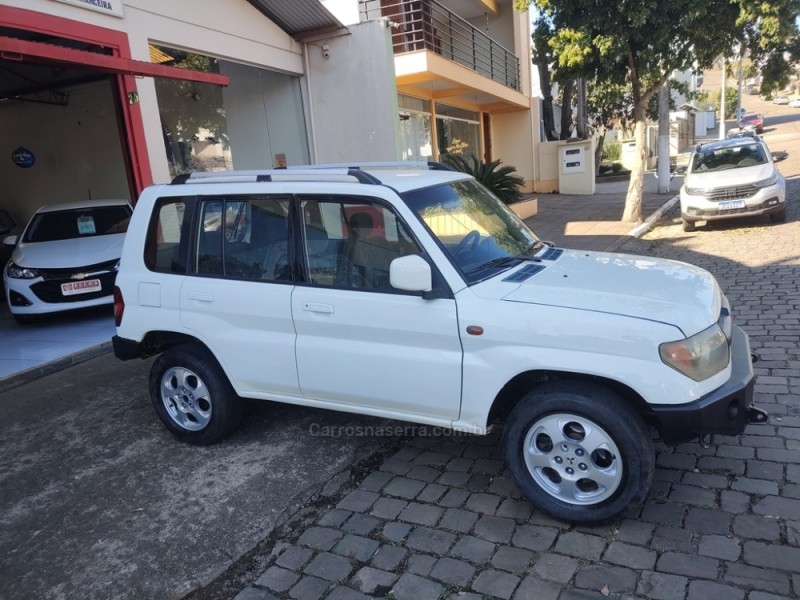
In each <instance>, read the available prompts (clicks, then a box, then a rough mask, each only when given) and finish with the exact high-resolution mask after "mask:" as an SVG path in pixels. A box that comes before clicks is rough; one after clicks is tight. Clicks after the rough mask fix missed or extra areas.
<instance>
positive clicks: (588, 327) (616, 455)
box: [114, 163, 766, 522]
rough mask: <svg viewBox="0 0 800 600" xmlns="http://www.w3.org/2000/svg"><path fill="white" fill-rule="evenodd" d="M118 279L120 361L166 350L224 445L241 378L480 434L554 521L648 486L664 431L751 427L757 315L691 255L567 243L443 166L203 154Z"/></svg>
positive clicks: (164, 397) (152, 192) (159, 398)
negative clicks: (738, 320)
mask: <svg viewBox="0 0 800 600" xmlns="http://www.w3.org/2000/svg"><path fill="white" fill-rule="evenodd" d="M117 286H118V288H117V289H116V290H115V315H116V319H117V333H118V335H117V336H115V337H114V349H115V352H116V355H117V356H118V357H119V358H121V359H130V358H135V357H147V356H151V355H155V354H160V356H159V357H158V359H157V360H156V361H155V362H154V364H153V367H152V370H151V375H150V393H151V396H152V401H153V406H154V407H155V410H156V413H157V414H158V416H159V417H160V419H161V420H162V421H163V423H164V424H165V425H166V427H167V428H168V429H169V430H170V431H171V432H172V433H173V434H175V435H176V436H177V437H178V438H179V439H181V440H183V441H186V442H189V443H193V444H210V443H214V442H217V441H219V440H220V439H222V438H223V437H225V436H227V435H228V434H230V433H231V432H233V431H234V429H235V428H236V427H237V424H238V423H239V420H240V418H241V417H242V400H241V399H242V398H255V399H263V400H271V401H278V402H289V403H292V404H300V405H306V406H314V407H324V408H331V409H336V410H342V411H348V412H354V413H362V414H369V415H375V416H380V417H387V418H392V419H401V420H406V421H414V422H417V423H424V424H429V425H435V426H442V427H447V428H452V429H455V430H460V431H466V432H472V433H477V434H481V433H485V432H486V431H487V430H488V428H489V427H490V426H491V425H492V424H493V423H495V422H504V423H505V429H504V435H503V444H504V447H505V453H506V457H507V465H508V468H509V470H510V471H511V473H512V474H513V476H514V477H515V479H516V482H517V483H518V485H519V486H520V488H521V489H522V491H523V492H524V493H525V495H526V496H527V497H528V498H529V499H530V500H531V501H532V502H533V503H534V504H536V505H537V506H539V507H540V508H542V509H543V510H545V511H547V512H548V513H550V514H552V515H554V516H555V517H558V518H560V519H564V520H569V521H573V522H597V521H603V520H608V519H612V518H614V517H616V516H618V515H620V514H621V513H622V511H624V510H625V509H626V507H628V505H630V504H632V503H634V504H635V503H639V502H641V501H642V500H643V499H644V498H645V495H646V493H647V490H648V488H649V486H650V483H651V480H652V476H653V469H654V450H653V442H652V437H653V435H651V434H655V435H658V436H660V437H661V438H662V439H663V440H664V441H665V442H666V443H669V444H674V443H678V442H682V441H685V440H688V439H691V438H695V437H698V436H702V437H704V438H705V440H706V441H708V438H709V436H712V435H713V434H725V435H736V434H738V433H740V432H741V431H742V430H743V429H744V427H745V425H746V424H747V423H748V421H758V422H761V421H763V420H764V419H765V418H766V413H764V412H763V411H760V410H759V409H757V408H755V407H753V406H752V395H753V391H752V390H753V369H752V366H751V355H750V349H749V342H748V338H747V335H746V334H745V333H744V332H742V330H741V329H739V328H738V327H736V326H734V325H733V324H732V323H731V318H730V310H729V306H728V302H727V300H726V299H725V296H724V295H723V294H722V292H721V291H720V288H719V285H717V282H716V281H715V279H714V278H713V277H712V276H711V275H710V274H709V273H707V272H706V271H704V270H702V269H699V268H696V267H693V266H691V265H687V264H682V263H677V262H671V261H666V260H658V259H653V258H646V257H641V256H624V255H616V254H606V253H597V252H583V251H571V250H564V249H561V248H555V247H553V246H552V245H551V244H548V243H544V242H542V241H540V240H539V239H538V238H537V237H536V236H535V235H534V234H533V232H531V230H530V229H528V227H527V226H526V225H525V224H524V223H523V222H522V221H521V220H520V219H519V218H518V217H517V216H516V215H515V214H514V213H513V212H511V211H510V210H509V209H508V208H507V207H506V206H505V205H503V204H502V203H501V202H500V201H499V200H497V199H496V198H495V197H494V196H493V195H491V194H490V193H489V192H487V191H486V189H485V188H483V187H482V186H481V185H479V184H478V183H477V182H476V181H475V180H474V179H472V178H471V177H469V176H468V175H465V174H462V173H457V172H453V171H448V170H445V169H443V168H441V167H439V166H438V165H436V164H435V163H431V164H430V165H422V166H420V165H415V164H411V165H408V164H407V165H405V166H404V167H400V166H396V165H395V166H389V165H372V166H367V165H363V166H362V167H361V168H334V167H331V168H305V169H296V170H292V169H289V170H273V171H264V172H238V173H237V172H228V173H201V174H193V175H192V176H191V177H181V178H179V179H177V180H176V181H174V182H173V184H172V185H158V186H153V187H150V188H148V189H147V190H145V191H144V192H143V194H142V196H141V198H140V199H139V202H138V204H137V207H136V210H135V211H134V214H133V218H132V220H131V224H130V228H129V230H128V234H127V237H126V239H125V246H124V249H123V253H122V262H121V266H120V271H119V274H118V276H117Z"/></svg>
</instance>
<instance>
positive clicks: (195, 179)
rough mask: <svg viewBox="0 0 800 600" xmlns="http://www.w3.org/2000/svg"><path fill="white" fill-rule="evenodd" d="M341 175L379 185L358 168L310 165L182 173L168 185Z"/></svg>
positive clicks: (338, 176)
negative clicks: (315, 166) (324, 167)
mask: <svg viewBox="0 0 800 600" xmlns="http://www.w3.org/2000/svg"><path fill="white" fill-rule="evenodd" d="M343 177H352V178H353V179H355V180H356V181H358V182H359V183H365V184H369V185H381V181H380V179H378V178H377V177H374V176H373V175H370V174H369V173H365V172H364V171H361V170H360V169H358V168H351V167H347V168H345V167H337V168H327V169H316V168H311V167H304V168H289V169H265V170H250V171H205V172H198V173H182V174H181V175H178V176H177V177H175V178H174V179H173V180H172V182H171V183H170V185H183V184H186V183H230V182H232V181H233V182H264V181H298V180H306V181H331V180H335V179H338V178H343Z"/></svg>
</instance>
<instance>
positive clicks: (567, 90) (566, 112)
mask: <svg viewBox="0 0 800 600" xmlns="http://www.w3.org/2000/svg"><path fill="white" fill-rule="evenodd" d="M574 92H575V80H574V79H568V80H567V81H565V82H564V86H563V88H562V90H561V139H562V140H568V139H569V138H570V136H571V135H572V132H571V131H570V126H571V125H572V96H573V94H574Z"/></svg>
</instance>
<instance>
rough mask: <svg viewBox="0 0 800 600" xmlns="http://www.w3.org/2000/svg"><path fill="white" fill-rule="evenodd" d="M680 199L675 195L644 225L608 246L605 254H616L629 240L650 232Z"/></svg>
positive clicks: (638, 226)
mask: <svg viewBox="0 0 800 600" xmlns="http://www.w3.org/2000/svg"><path fill="white" fill-rule="evenodd" d="M680 198H681V197H680V194H675V195H674V196H673V197H672V198H670V199H669V200H667V201H666V202H665V203H664V204H662V205H661V206H660V207H659V208H658V209H657V210H656V211H655V212H654V213H653V214H652V215H650V216H649V217H647V218H646V219H645V220H644V222H643V223H642V224H640V225H637V226H636V227H634V228H633V229H631V230H630V231H628V233H626V234H625V235H623V236H620V237H618V238H617V239H616V240H615V241H614V242H612V243H611V244H610V245H609V246H608V248H606V249H605V250H604V252H616V251H617V250H618V249H619V248H620V246H622V245H623V244H624V243H625V242H627V241H628V240H630V239H636V238H640V237H642V236H643V235H644V234H645V233H647V232H648V231H650V229H651V228H652V227H653V225H655V224H656V223H657V222H658V220H659V219H661V217H663V216H664V213H665V212H667V211H668V210H669V209H671V208H672V207H673V206H675V205H676V204H677V203H678V200H680Z"/></svg>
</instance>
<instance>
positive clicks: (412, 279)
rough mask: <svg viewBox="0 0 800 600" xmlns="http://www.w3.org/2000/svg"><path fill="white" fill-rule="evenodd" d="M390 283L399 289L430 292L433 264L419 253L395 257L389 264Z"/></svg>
mask: <svg viewBox="0 0 800 600" xmlns="http://www.w3.org/2000/svg"><path fill="white" fill-rule="evenodd" d="M389 283H390V284H391V285H392V287H393V288H395V289H397V290H405V291H407V292H430V291H431V287H432V283H433V277H432V275H431V266H430V265H429V264H428V263H427V262H425V259H424V258H422V257H421V256H419V255H417V254H412V255H410V256H401V257H400V258H395V259H394V260H393V261H392V262H391V263H390V264H389Z"/></svg>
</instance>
